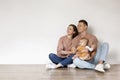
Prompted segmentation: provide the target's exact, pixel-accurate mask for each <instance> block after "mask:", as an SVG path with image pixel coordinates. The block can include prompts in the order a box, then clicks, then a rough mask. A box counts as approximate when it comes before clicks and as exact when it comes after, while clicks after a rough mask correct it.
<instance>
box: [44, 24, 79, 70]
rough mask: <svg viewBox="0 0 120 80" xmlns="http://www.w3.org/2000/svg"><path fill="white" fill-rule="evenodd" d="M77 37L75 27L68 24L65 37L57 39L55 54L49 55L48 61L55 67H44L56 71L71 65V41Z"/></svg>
mask: <svg viewBox="0 0 120 80" xmlns="http://www.w3.org/2000/svg"><path fill="white" fill-rule="evenodd" d="M77 35H78V31H77V27H76V26H75V25H74V24H70V25H69V26H68V28H67V35H65V36H62V37H61V38H60V39H59V42H58V46H57V54H54V53H50V54H49V59H50V60H51V61H52V62H53V63H55V65H51V64H49V65H46V68H49V69H50V68H52V69H56V68H59V67H65V66H67V65H68V64H71V63H72V59H71V58H72V57H73V55H74V54H73V53H72V51H71V45H72V39H73V38H75V37H76V36H77Z"/></svg>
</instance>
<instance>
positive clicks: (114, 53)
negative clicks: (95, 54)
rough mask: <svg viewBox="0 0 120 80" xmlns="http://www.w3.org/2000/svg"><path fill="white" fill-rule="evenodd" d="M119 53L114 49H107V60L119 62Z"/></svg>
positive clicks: (114, 62) (112, 62)
mask: <svg viewBox="0 0 120 80" xmlns="http://www.w3.org/2000/svg"><path fill="white" fill-rule="evenodd" d="M118 59H119V55H118V52H117V51H116V50H112V51H109V53H108V56H107V61H108V62H109V63H111V64H120V61H119V60H118Z"/></svg>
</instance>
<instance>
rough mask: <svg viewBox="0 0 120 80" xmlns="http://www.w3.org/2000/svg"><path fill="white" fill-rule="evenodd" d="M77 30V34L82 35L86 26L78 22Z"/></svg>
mask: <svg viewBox="0 0 120 80" xmlns="http://www.w3.org/2000/svg"><path fill="white" fill-rule="evenodd" d="M77 29H78V32H79V33H82V32H84V31H86V29H87V26H86V25H85V24H84V23H83V22H80V23H78V25H77Z"/></svg>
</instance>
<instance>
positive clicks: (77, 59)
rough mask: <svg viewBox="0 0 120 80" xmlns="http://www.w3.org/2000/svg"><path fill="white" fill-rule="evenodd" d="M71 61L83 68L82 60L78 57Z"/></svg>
mask: <svg viewBox="0 0 120 80" xmlns="http://www.w3.org/2000/svg"><path fill="white" fill-rule="evenodd" d="M73 63H74V64H75V65H76V66H77V67H78V68H82V69H83V68H85V67H84V66H83V64H82V61H81V60H80V59H79V58H76V59H74V60H73Z"/></svg>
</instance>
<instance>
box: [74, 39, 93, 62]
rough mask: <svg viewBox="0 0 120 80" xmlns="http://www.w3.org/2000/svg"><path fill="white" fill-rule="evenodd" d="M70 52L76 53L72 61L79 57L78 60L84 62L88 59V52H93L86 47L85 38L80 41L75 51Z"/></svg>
mask: <svg viewBox="0 0 120 80" xmlns="http://www.w3.org/2000/svg"><path fill="white" fill-rule="evenodd" d="M72 50H73V52H75V53H76V55H75V56H74V57H73V59H75V58H76V57H79V58H80V59H82V60H85V59H87V58H89V57H90V52H91V51H93V48H90V47H89V46H88V40H87V39H86V38H82V39H80V42H79V44H78V46H77V49H72Z"/></svg>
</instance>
